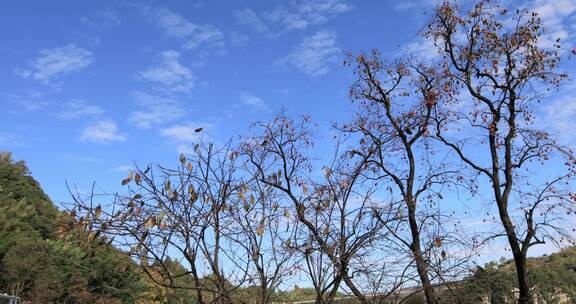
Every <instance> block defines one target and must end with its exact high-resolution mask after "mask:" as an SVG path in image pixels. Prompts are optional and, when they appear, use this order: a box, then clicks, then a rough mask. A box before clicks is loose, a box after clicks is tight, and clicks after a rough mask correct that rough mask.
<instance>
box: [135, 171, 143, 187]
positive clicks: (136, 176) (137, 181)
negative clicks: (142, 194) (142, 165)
mask: <svg viewBox="0 0 576 304" xmlns="http://www.w3.org/2000/svg"><path fill="white" fill-rule="evenodd" d="M141 181H142V177H141V176H140V174H138V173H136V175H134V182H136V185H138V186H140V182H141Z"/></svg>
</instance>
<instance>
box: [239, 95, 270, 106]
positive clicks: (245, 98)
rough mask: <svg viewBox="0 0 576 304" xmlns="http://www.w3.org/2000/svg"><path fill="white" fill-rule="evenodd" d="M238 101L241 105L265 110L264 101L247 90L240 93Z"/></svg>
mask: <svg viewBox="0 0 576 304" xmlns="http://www.w3.org/2000/svg"><path fill="white" fill-rule="evenodd" d="M240 102H242V104H243V105H245V106H249V107H252V108H254V109H256V110H266V108H267V107H266V103H265V102H264V100H263V99H262V98H260V97H258V96H255V95H253V94H251V93H248V92H242V93H240Z"/></svg>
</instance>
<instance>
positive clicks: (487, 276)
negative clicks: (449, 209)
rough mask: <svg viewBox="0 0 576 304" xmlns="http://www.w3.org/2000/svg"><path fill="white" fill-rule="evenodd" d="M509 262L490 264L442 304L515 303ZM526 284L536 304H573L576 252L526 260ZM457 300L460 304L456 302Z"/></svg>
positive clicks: (575, 299) (446, 294)
mask: <svg viewBox="0 0 576 304" xmlns="http://www.w3.org/2000/svg"><path fill="white" fill-rule="evenodd" d="M513 263H514V261H512V260H502V261H500V262H491V263H488V264H486V265H485V266H484V267H478V268H477V269H476V271H475V272H474V273H473V274H472V275H471V276H470V277H469V278H467V279H465V280H464V281H463V282H462V283H461V284H459V285H458V286H455V287H456V288H453V289H452V290H451V291H447V292H444V293H443V298H444V299H443V303H461V304H467V303H471V304H472V303H515V301H513V300H512V299H514V289H515V287H516V286H515V285H516V273H515V268H514V265H513ZM528 269H529V273H528V275H529V282H530V284H531V285H532V286H533V292H534V294H535V296H536V297H537V298H538V300H539V302H538V303H554V304H557V303H576V248H575V247H572V248H566V249H563V250H561V251H560V252H557V253H553V254H550V255H545V256H542V257H536V258H530V259H528ZM456 298H458V299H459V300H460V301H456Z"/></svg>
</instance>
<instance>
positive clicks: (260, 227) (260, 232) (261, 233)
mask: <svg viewBox="0 0 576 304" xmlns="http://www.w3.org/2000/svg"><path fill="white" fill-rule="evenodd" d="M256 234H257V235H259V236H262V235H264V226H263V225H259V226H258V228H256Z"/></svg>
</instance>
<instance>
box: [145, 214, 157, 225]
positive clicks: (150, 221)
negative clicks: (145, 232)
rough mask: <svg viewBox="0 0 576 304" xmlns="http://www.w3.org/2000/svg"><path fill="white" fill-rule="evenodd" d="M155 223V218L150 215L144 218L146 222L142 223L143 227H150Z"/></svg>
mask: <svg viewBox="0 0 576 304" xmlns="http://www.w3.org/2000/svg"><path fill="white" fill-rule="evenodd" d="M155 225H156V218H155V217H153V216H151V217H149V218H148V220H146V223H144V227H146V228H152V227H154V226H155Z"/></svg>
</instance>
